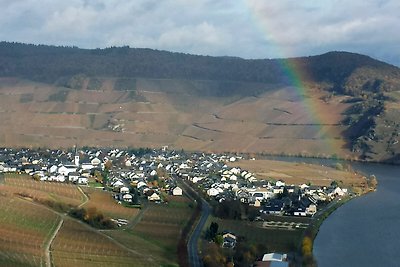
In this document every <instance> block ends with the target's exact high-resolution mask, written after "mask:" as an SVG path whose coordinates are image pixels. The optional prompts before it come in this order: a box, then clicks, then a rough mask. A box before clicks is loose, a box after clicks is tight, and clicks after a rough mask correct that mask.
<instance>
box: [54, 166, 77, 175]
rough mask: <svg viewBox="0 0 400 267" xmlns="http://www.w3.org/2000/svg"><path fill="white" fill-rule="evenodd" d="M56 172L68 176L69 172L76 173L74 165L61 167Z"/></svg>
mask: <svg viewBox="0 0 400 267" xmlns="http://www.w3.org/2000/svg"><path fill="white" fill-rule="evenodd" d="M57 172H58V173H59V174H62V175H65V176H68V174H69V173H70V172H76V166H75V165H62V166H61V167H59V168H58V170H57Z"/></svg>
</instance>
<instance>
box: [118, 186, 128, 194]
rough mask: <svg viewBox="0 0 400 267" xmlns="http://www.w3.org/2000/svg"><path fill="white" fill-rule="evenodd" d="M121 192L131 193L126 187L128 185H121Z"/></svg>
mask: <svg viewBox="0 0 400 267" xmlns="http://www.w3.org/2000/svg"><path fill="white" fill-rule="evenodd" d="M119 192H120V193H121V194H128V193H129V188H128V187H126V186H123V187H121V188H120V189H119Z"/></svg>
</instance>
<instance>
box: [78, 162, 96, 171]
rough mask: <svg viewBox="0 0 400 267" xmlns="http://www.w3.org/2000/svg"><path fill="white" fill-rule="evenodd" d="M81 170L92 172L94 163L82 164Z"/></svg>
mask: <svg viewBox="0 0 400 267" xmlns="http://www.w3.org/2000/svg"><path fill="white" fill-rule="evenodd" d="M81 168H82V170H91V169H93V168H94V166H93V164H92V163H82V165H81Z"/></svg>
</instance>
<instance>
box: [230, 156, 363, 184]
mask: <svg viewBox="0 0 400 267" xmlns="http://www.w3.org/2000/svg"><path fill="white" fill-rule="evenodd" d="M229 165H230V166H231V167H240V168H242V169H243V170H248V171H250V172H251V173H254V174H255V175H256V177H257V178H258V179H274V180H283V181H285V182H286V183H287V184H295V185H298V184H302V183H306V184H307V183H311V184H313V185H321V186H326V185H330V184H331V182H332V181H337V182H339V181H342V182H343V184H344V185H346V186H359V185H361V184H363V183H365V178H363V176H361V175H359V174H356V173H354V172H351V171H345V170H338V169H335V168H331V167H329V166H321V165H314V164H306V163H291V162H284V161H273V160H240V161H238V162H233V163H229Z"/></svg>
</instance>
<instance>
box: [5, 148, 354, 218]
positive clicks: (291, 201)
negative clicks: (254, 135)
mask: <svg viewBox="0 0 400 267" xmlns="http://www.w3.org/2000/svg"><path fill="white" fill-rule="evenodd" d="M242 158H243V157H242V156H238V155H229V154H205V153H187V152H184V151H173V150H172V151H171V150H168V149H166V148H163V149H160V150H151V149H138V150H132V151H129V150H120V149H95V148H92V149H89V148H87V149H80V150H77V149H74V150H71V151H63V150H49V149H47V150H43V151H36V150H30V149H20V150H16V149H8V148H3V149H1V150H0V172H19V173H26V174H29V175H31V176H32V177H33V178H34V179H36V180H40V181H52V182H60V183H74V184H78V185H84V186H96V187H101V188H103V189H104V190H110V191H112V192H113V196H114V198H115V200H116V201H117V202H118V203H120V204H125V205H140V204H141V201H142V200H143V199H145V200H147V201H153V202H156V203H161V202H163V201H164V200H165V197H164V196H165V195H168V194H169V195H178V196H179V195H182V194H183V191H182V188H181V187H180V186H178V183H177V179H178V178H180V179H182V180H184V181H187V182H189V184H191V185H192V186H193V187H195V188H196V189H198V190H201V193H202V194H203V196H204V197H205V198H206V199H207V200H208V201H214V202H217V203H223V202H224V201H230V200H239V201H240V202H241V203H243V204H245V205H249V206H252V207H256V208H258V210H259V215H263V214H272V215H287V216H301V217H305V216H309V217H311V216H313V215H314V214H316V213H317V212H318V211H319V204H320V203H325V204H326V203H329V202H331V201H332V200H334V199H336V198H341V197H343V196H344V195H346V194H347V193H348V192H347V189H346V188H340V187H339V186H338V185H337V184H335V183H332V184H331V186H323V187H322V186H316V185H310V184H299V185H293V184H290V185H289V184H285V182H284V181H282V180H274V179H272V178H271V179H270V180H265V179H257V177H256V175H254V174H252V173H251V172H249V171H247V170H242V169H240V168H238V167H229V166H228V163H230V164H229V165H230V166H231V165H232V164H234V163H235V162H236V161H239V160H241V159H242ZM257 218H258V219H259V218H260V217H258V216H257Z"/></svg>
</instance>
